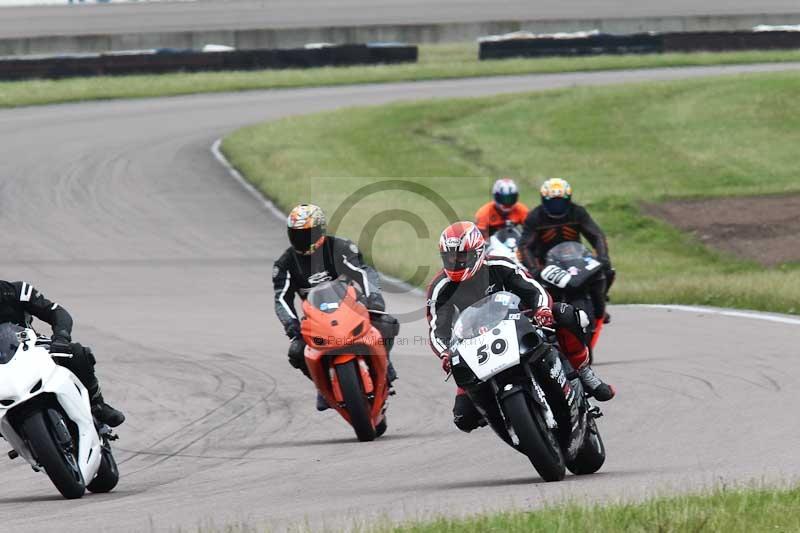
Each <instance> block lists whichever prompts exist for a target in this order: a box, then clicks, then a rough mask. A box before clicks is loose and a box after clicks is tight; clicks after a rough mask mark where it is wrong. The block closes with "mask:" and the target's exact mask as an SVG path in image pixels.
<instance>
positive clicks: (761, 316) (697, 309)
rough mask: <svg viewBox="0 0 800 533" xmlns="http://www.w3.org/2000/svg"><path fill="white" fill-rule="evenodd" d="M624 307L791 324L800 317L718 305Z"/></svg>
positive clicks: (641, 305) (797, 322)
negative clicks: (738, 309) (737, 309)
mask: <svg viewBox="0 0 800 533" xmlns="http://www.w3.org/2000/svg"><path fill="white" fill-rule="evenodd" d="M625 307H649V308H652V309H666V310H668V311H683V312H685V313H701V314H706V315H722V316H731V317H735V318H747V319H750V320H764V321H766V322H778V323H780V324H791V325H793V326H800V318H794V317H792V316H789V315H777V314H771V313H764V312H761V311H736V310H734V309H725V308H720V307H705V306H694V305H668V304H632V305H626V306H625Z"/></svg>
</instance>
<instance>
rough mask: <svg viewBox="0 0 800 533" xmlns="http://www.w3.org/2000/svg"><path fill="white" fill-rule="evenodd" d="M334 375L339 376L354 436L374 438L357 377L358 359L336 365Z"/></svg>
mask: <svg viewBox="0 0 800 533" xmlns="http://www.w3.org/2000/svg"><path fill="white" fill-rule="evenodd" d="M336 376H337V377H338V378H339V387H341V389H342V396H343V397H344V405H345V408H346V409H347V412H348V413H349V414H350V425H352V426H353V430H354V431H355V432H356V437H358V440H360V441H362V442H367V441H371V440H375V437H376V435H375V427H373V425H372V417H371V416H370V405H369V402H368V401H367V397H366V396H365V395H364V388H363V387H362V385H361V379H359V371H358V361H356V360H352V361H348V362H347V363H345V364H343V365H336Z"/></svg>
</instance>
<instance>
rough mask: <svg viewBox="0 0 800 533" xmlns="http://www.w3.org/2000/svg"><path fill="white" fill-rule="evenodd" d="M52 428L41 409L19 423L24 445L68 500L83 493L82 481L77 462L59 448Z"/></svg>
mask: <svg viewBox="0 0 800 533" xmlns="http://www.w3.org/2000/svg"><path fill="white" fill-rule="evenodd" d="M59 416H60V415H59ZM54 431H55V429H54V428H51V427H50V424H49V421H48V419H47V417H46V416H45V414H44V413H43V412H42V411H36V412H34V413H32V414H31V415H30V416H28V418H26V419H25V420H24V421H23V422H22V432H23V433H24V434H25V436H26V437H27V439H28V446H30V448H31V451H32V452H33V455H34V457H36V459H37V460H38V461H39V465H41V466H42V468H44V471H45V472H46V473H47V477H49V478H50V481H52V482H53V485H55V486H56V488H57V489H58V492H60V493H61V495H62V496H64V497H65V498H67V499H69V500H74V499H77V498H80V497H81V496H83V494H84V492H86V484H85V483H84V481H83V474H82V473H81V470H80V468H78V461H77V459H76V458H75V456H74V455H72V453H70V452H68V451H67V450H65V449H63V447H62V446H61V444H60V443H59V442H58V441H57V440H56V438H55V436H54ZM73 446H74V443H73Z"/></svg>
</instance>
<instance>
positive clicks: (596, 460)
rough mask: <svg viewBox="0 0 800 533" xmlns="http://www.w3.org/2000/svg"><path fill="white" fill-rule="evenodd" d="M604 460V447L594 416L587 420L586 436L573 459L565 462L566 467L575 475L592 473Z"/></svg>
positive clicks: (598, 468)
mask: <svg viewBox="0 0 800 533" xmlns="http://www.w3.org/2000/svg"><path fill="white" fill-rule="evenodd" d="M605 462H606V447H605V444H603V438H602V437H601V436H600V432H599V431H598V430H597V423H596V422H595V420H594V418H591V417H590V418H589V420H588V421H587V428H586V437H584V439H583V445H582V446H581V449H580V450H579V451H578V455H576V456H575V460H574V461H569V462H567V468H569V471H570V472H572V473H573V474H575V475H576V476H582V475H586V474H594V473H595V472H597V471H598V470H600V467H601V466H603V463H605Z"/></svg>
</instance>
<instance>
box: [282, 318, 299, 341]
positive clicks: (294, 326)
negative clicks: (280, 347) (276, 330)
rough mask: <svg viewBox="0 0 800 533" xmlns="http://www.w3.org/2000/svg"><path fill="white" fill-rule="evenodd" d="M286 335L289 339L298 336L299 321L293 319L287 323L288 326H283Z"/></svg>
mask: <svg viewBox="0 0 800 533" xmlns="http://www.w3.org/2000/svg"><path fill="white" fill-rule="evenodd" d="M285 331H286V336H287V337H289V338H290V339H296V338H299V337H300V322H298V321H297V320H293V321H292V322H290V323H289V325H288V326H286V328H285Z"/></svg>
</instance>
